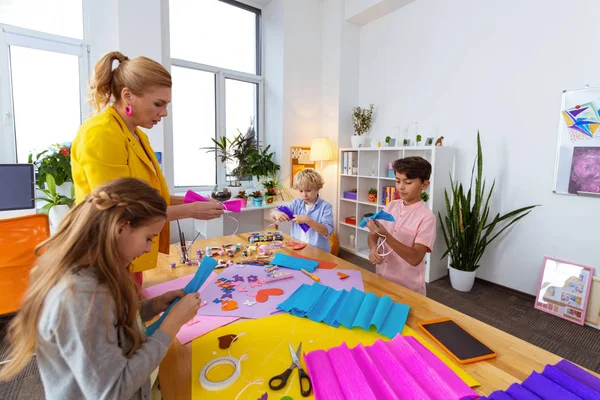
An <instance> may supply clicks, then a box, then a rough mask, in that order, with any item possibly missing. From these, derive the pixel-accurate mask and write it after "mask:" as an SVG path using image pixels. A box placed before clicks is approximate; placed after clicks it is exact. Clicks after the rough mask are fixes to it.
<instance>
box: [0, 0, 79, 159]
mask: <svg viewBox="0 0 600 400" xmlns="http://www.w3.org/2000/svg"><path fill="white" fill-rule="evenodd" d="M88 62H89V60H88V46H87V44H86V42H84V40H83V10H82V0H55V1H39V0H19V1H2V0H0V163H14V162H19V163H23V162H27V157H28V154H29V153H30V152H32V151H38V152H39V151H42V150H44V149H45V148H47V147H48V146H50V145H52V144H55V143H63V142H70V141H71V140H72V139H73V138H74V137H75V134H76V133H77V129H78V127H79V125H80V124H81V121H82V119H83V114H84V113H85V112H87V111H84V110H85V109H86V108H87V107H86V106H85V96H84V93H85V91H86V90H87V84H86V82H87V79H88Z"/></svg>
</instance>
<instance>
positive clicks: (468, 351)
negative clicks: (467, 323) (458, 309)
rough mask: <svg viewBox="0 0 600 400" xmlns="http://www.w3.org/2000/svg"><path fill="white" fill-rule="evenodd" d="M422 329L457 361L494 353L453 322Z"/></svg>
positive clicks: (424, 326)
mask: <svg viewBox="0 0 600 400" xmlns="http://www.w3.org/2000/svg"><path fill="white" fill-rule="evenodd" d="M422 327H423V328H424V329H425V330H426V331H428V332H429V333H430V334H431V335H432V336H433V337H435V338H436V339H437V341H438V342H440V343H441V344H443V345H444V346H445V347H446V348H447V349H448V350H449V351H450V352H451V353H453V354H454V355H455V356H456V357H457V358H458V359H459V360H469V359H471V358H477V357H483V356H486V355H489V354H493V353H494V352H493V351H492V350H490V349H489V348H488V347H487V346H485V345H484V344H483V343H481V342H480V341H479V340H477V339H475V338H474V337H473V336H471V334H469V332H467V331H465V330H464V329H463V328H461V327H460V326H458V325H457V324H456V323H455V322H454V321H443V322H437V323H433V324H428V325H422Z"/></svg>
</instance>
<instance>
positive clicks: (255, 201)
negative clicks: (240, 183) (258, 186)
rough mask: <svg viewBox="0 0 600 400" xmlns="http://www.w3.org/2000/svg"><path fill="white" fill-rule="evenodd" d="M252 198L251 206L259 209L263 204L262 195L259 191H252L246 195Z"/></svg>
mask: <svg viewBox="0 0 600 400" xmlns="http://www.w3.org/2000/svg"><path fill="white" fill-rule="evenodd" d="M248 197H252V205H253V206H254V207H261V206H262V204H263V194H262V192H261V191H260V190H257V191H254V192H252V193H250V194H249V195H248Z"/></svg>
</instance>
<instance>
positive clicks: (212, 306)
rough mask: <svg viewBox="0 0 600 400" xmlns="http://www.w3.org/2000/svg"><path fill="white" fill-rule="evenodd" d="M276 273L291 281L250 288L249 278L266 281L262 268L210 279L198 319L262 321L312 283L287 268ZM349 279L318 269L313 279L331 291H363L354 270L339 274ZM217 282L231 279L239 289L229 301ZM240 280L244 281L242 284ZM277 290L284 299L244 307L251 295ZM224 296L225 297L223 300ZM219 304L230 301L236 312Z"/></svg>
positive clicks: (237, 268) (233, 269) (235, 269)
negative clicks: (235, 303)
mask: <svg viewBox="0 0 600 400" xmlns="http://www.w3.org/2000/svg"><path fill="white" fill-rule="evenodd" d="M277 272H282V273H285V274H292V275H293V278H291V279H284V280H279V281H276V282H271V283H266V284H263V285H260V286H255V287H252V286H251V285H252V283H251V282H249V281H248V277H249V276H254V277H255V278H256V279H257V280H265V279H267V272H265V271H264V268H263V267H257V266H253V265H245V266H237V265H233V266H231V267H229V268H227V269H226V270H224V271H223V272H222V273H221V274H220V275H219V276H218V277H215V278H214V279H211V278H209V279H208V280H207V282H209V285H208V286H207V288H206V289H205V290H203V291H202V292H201V293H202V298H203V299H204V300H207V301H208V304H207V305H206V306H205V307H202V308H201V309H200V310H199V311H198V314H199V315H215V316H217V315H218V316H235V317H244V318H262V317H266V316H269V315H271V314H273V313H274V312H276V309H277V306H278V305H279V304H280V303H281V302H282V301H284V300H286V299H287V298H288V297H290V296H291V295H292V294H293V293H294V291H296V289H298V288H299V287H300V286H301V285H302V284H303V283H306V284H312V283H314V281H313V280H312V279H311V278H309V277H308V276H306V275H304V274H303V273H302V272H301V271H296V270H293V269H288V268H280V269H278V270H277ZM342 272H344V273H346V274H347V275H349V277H348V278H346V279H340V277H339V276H338V274H337V273H338V270H320V269H317V270H316V271H315V272H314V275H317V276H318V277H319V278H320V279H321V283H322V284H323V285H327V286H331V287H332V288H334V289H338V290H341V289H346V290H350V289H352V288H353V287H354V288H356V289H358V290H363V289H364V285H363V281H362V275H361V272H360V271H356V270H344V271H342ZM218 278H226V279H231V280H233V281H234V282H240V285H241V286H236V290H235V291H233V292H232V293H231V297H228V296H226V295H227V293H224V292H223V290H222V288H220V287H219V286H218V285H217V284H216V283H215V281H216V280H217V279H218ZM242 280H243V281H242ZM240 287H243V288H245V289H246V291H243V292H240V291H239V288H240ZM269 288H278V289H282V290H283V295H280V296H271V297H269V299H268V301H267V302H265V303H256V304H254V305H252V306H247V305H244V301H245V300H255V299H254V298H253V297H252V296H251V295H252V294H253V293H256V292H258V291H259V290H261V289H269ZM224 296H225V297H224ZM215 299H218V300H226V299H228V300H233V301H235V302H237V305H238V308H237V309H236V310H232V311H223V310H221V303H219V302H215Z"/></svg>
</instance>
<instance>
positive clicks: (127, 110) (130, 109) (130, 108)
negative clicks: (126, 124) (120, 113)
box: [125, 104, 133, 117]
mask: <svg viewBox="0 0 600 400" xmlns="http://www.w3.org/2000/svg"><path fill="white" fill-rule="evenodd" d="M132 113H133V106H132V105H131V104H127V106H125V114H127V116H128V117H130V116H131V114H132Z"/></svg>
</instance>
